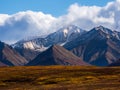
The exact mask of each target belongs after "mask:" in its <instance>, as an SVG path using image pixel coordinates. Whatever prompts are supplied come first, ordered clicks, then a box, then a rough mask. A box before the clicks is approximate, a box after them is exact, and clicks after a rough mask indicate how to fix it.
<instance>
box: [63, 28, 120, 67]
mask: <svg viewBox="0 0 120 90" xmlns="http://www.w3.org/2000/svg"><path fill="white" fill-rule="evenodd" d="M115 35H116V33H115V32H113V31H111V30H110V29H107V28H104V27H102V26H100V27H97V29H96V28H93V29H92V30H91V31H88V32H87V33H86V34H84V35H82V36H80V37H78V38H77V39H76V40H74V41H72V42H69V43H67V44H66V45H65V48H67V49H68V50H71V51H72V52H73V53H74V54H75V55H77V56H79V57H80V58H82V59H83V60H84V61H86V62H88V63H90V64H93V65H96V66H108V65H109V64H111V63H113V62H115V61H116V60H118V59H119V58H120V40H119V39H118V38H116V36H115Z"/></svg>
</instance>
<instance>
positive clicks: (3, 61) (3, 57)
mask: <svg viewBox="0 0 120 90" xmlns="http://www.w3.org/2000/svg"><path fill="white" fill-rule="evenodd" d="M27 62H28V61H27V60H26V59H25V58H24V57H22V56H21V55H20V54H19V53H18V52H17V51H15V50H14V49H13V48H12V47H11V46H9V45H7V44H5V43H3V42H0V66H21V65H25V64H26V63H27Z"/></svg>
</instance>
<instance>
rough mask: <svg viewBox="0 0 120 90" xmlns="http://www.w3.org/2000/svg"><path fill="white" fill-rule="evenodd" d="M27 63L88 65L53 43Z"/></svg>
mask: <svg viewBox="0 0 120 90" xmlns="http://www.w3.org/2000/svg"><path fill="white" fill-rule="evenodd" d="M27 65H89V64H87V63H85V62H84V61H83V60H81V59H80V58H78V57H77V56H75V55H74V54H73V53H71V52H69V51H67V50H66V49H64V48H63V47H61V46H58V45H53V46H52V47H50V48H49V49H48V50H46V51H44V52H43V53H41V54H39V55H38V56H37V57H36V58H35V59H34V60H33V61H31V62H30V63H28V64H27Z"/></svg>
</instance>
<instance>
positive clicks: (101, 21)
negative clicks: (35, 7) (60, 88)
mask: <svg viewBox="0 0 120 90" xmlns="http://www.w3.org/2000/svg"><path fill="white" fill-rule="evenodd" d="M67 25H76V26H79V27H80V28H83V29H86V30H89V29H91V28H93V27H96V26H99V25H103V26H105V27H108V28H111V29H113V30H118V31H120V0H116V1H113V2H109V3H107V4H106V6H104V7H99V6H81V5H79V4H77V3H75V4H72V5H71V6H70V7H69V8H68V13H67V14H65V15H61V16H59V17H57V18H56V17H53V16H52V15H50V14H44V13H43V12H34V11H23V12H18V13H16V14H13V15H7V14H0V40H2V41H5V42H7V43H12V42H16V41H18V40H21V39H23V38H26V37H29V36H35V35H37V36H40V35H46V34H49V33H52V32H54V31H56V30H58V29H59V28H61V27H64V26H67Z"/></svg>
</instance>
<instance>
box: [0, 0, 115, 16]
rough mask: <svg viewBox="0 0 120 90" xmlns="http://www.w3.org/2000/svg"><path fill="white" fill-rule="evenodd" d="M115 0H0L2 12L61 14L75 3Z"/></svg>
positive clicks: (95, 3) (100, 2)
mask: <svg viewBox="0 0 120 90" xmlns="http://www.w3.org/2000/svg"><path fill="white" fill-rule="evenodd" d="M110 1H114V0H0V13H5V14H14V13H17V12H19V11H26V10H32V11H42V12H44V13H49V14H52V15H53V16H56V17H57V16H60V15H63V14H65V13H67V9H68V7H69V6H70V5H71V4H73V3H78V4H79V5H86V6H93V5H96V6H105V5H106V3H107V2H110Z"/></svg>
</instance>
